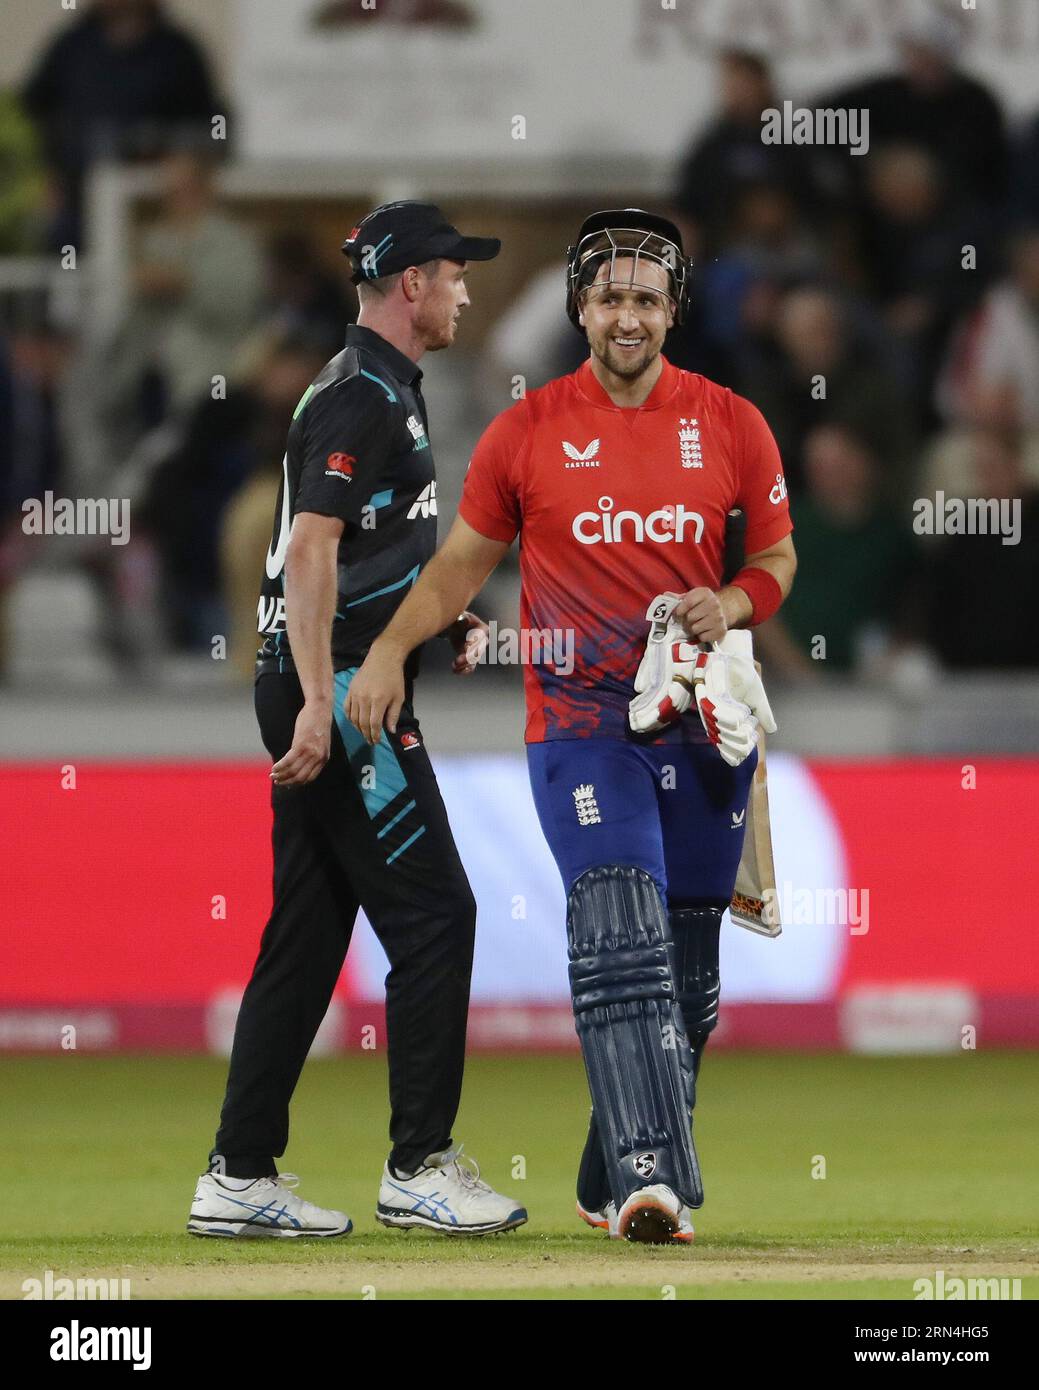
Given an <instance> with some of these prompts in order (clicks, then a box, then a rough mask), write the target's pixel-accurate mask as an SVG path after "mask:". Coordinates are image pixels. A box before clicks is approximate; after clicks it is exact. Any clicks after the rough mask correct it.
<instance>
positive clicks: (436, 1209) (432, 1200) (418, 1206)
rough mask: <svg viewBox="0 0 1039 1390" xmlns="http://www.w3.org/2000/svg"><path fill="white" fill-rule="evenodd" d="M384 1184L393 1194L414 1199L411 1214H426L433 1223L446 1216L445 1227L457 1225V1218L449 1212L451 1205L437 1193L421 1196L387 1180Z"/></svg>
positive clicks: (419, 1193)
mask: <svg viewBox="0 0 1039 1390" xmlns="http://www.w3.org/2000/svg"><path fill="white" fill-rule="evenodd" d="M385 1182H386V1186H387V1187H392V1188H393V1190H394V1191H395V1192H399V1193H401V1195H402V1196H404V1197H411V1198H413V1199H414V1203H415V1204H414V1206H413V1207H411V1208H410V1210H411V1211H412V1212H420V1213H421V1214H422V1215H426V1214H427V1212H428V1214H429V1215H430V1216H431V1217H432V1218H433V1220H434V1221H441V1220H442V1219H443V1216H446V1217H447V1218H448V1220H447V1221H446V1222H444V1224H445V1225H448V1224H450V1225H452V1226H457V1225H458V1217H457V1216H456V1215H455V1213H454V1212H453V1211H452V1210H451V1204H450V1203H449V1202H448V1200H447V1198H446V1197H441V1196H440V1194H439V1192H430V1193H429V1194H428V1195H427V1196H423V1195H422V1193H421V1192H413V1191H412V1190H411V1189H410V1188H407V1187H401V1185H400V1183H397V1182H393V1181H392V1179H389V1178H387V1179H385Z"/></svg>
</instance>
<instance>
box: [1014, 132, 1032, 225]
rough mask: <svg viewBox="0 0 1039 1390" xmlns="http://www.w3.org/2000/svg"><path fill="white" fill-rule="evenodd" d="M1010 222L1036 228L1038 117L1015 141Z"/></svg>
mask: <svg viewBox="0 0 1039 1390" xmlns="http://www.w3.org/2000/svg"><path fill="white" fill-rule="evenodd" d="M1010 218H1011V222H1012V224H1013V225H1015V226H1018V227H1022V226H1024V227H1039V115H1036V116H1033V117H1032V118H1031V119H1030V120H1029V121H1028V123H1027V124H1026V125H1025V127H1024V129H1023V130H1021V131H1020V133H1019V134H1018V137H1017V139H1016V140H1015V141H1014V148H1013V155H1012V161H1011V170H1010Z"/></svg>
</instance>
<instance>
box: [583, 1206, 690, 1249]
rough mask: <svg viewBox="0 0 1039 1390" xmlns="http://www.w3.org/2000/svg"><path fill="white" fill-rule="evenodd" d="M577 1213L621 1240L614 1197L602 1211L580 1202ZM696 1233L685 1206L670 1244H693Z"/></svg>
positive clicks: (599, 1228) (613, 1237) (593, 1225)
mask: <svg viewBox="0 0 1039 1390" xmlns="http://www.w3.org/2000/svg"><path fill="white" fill-rule="evenodd" d="M577 1214H578V1216H579V1217H580V1218H581V1220H582V1221H584V1222H586V1223H587V1224H588V1225H589V1226H592V1227H594V1228H595V1230H597V1231H606V1232H607V1233H608V1234H609V1237H610V1239H611V1240H620V1238H621V1235H620V1231H619V1230H618V1221H617V1204H616V1202H614V1201H613V1199H612V1198H611V1199H610V1200H609V1201H608V1202H607V1203H606V1205H605V1206H604V1207H603V1209H602V1211H589V1210H588V1209H587V1208H586V1207H582V1205H581V1203H580V1202H578V1203H577ZM695 1234H696V1232H695V1231H694V1230H693V1222H692V1218H691V1217H690V1214H689V1208H688V1207H686V1206H683V1207H682V1209H681V1210H680V1211H679V1214H678V1229H677V1230H676V1231H675V1232H674V1234H673V1235H672V1236H671V1237H670V1239H669V1241H668V1244H669V1245H691V1244H692V1243H693V1238H694V1236H695ZM632 1238H633V1237H630V1236H629V1237H628V1239H629V1240H630V1239H632Z"/></svg>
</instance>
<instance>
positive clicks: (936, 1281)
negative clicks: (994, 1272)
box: [913, 1269, 1021, 1302]
mask: <svg viewBox="0 0 1039 1390" xmlns="http://www.w3.org/2000/svg"><path fill="white" fill-rule="evenodd" d="M1020 1297H1021V1280H1020V1279H997V1278H989V1279H960V1278H959V1277H958V1276H957V1275H950V1276H949V1277H948V1278H947V1277H946V1274H945V1270H944V1269H938V1270H935V1275H934V1278H933V1279H928V1278H923V1279H917V1280H915V1281H914V1283H913V1298H914V1299H917V1300H919V1299H937V1300H943V1299H944V1300H951V1301H954V1302H955V1301H956V1300H959V1299H989V1300H991V1299H1001V1300H1010V1299H1018V1298H1020Z"/></svg>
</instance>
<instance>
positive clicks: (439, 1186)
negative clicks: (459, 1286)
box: [375, 1144, 527, 1235]
mask: <svg viewBox="0 0 1039 1390" xmlns="http://www.w3.org/2000/svg"><path fill="white" fill-rule="evenodd" d="M375 1219H376V1220H377V1221H381V1222H382V1224H383V1225H384V1226H402V1227H411V1226H420V1227H422V1228H423V1229H425V1230H427V1231H444V1232H446V1233H447V1234H448V1235H487V1234H489V1233H490V1232H491V1231H511V1230H513V1229H514V1228H515V1227H516V1226H522V1225H523V1223H524V1222H525V1221H526V1219H527V1212H526V1208H525V1207H521V1206H520V1205H519V1204H518V1203H517V1202H514V1201H513V1200H512V1198H511V1197H503V1196H502V1194H501V1193H500V1192H495V1191H494V1189H493V1188H492V1187H488V1185H487V1184H486V1183H485V1182H482V1181H481V1180H480V1169H479V1166H478V1164H477V1162H476V1160H475V1159H474V1158H470V1157H469V1155H468V1154H466V1155H465V1157H464V1158H463V1156H462V1146H461V1144H459V1146H458V1148H456V1149H445V1150H444V1152H443V1153H437V1154H430V1155H429V1157H428V1158H427V1159H426V1161H425V1164H424V1165H423V1167H421V1168H420V1169H419V1170H418V1172H417V1173H415V1174H413V1175H412V1176H411V1177H409V1178H398V1177H396V1176H395V1174H393V1173H392V1172H391V1171H390V1165H389V1163H387V1164H386V1165H385V1166H384V1168H383V1170H382V1182H381V1184H380V1185H379V1204H378V1206H377V1207H376V1209H375Z"/></svg>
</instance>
